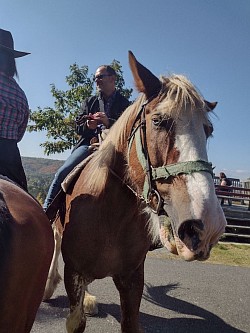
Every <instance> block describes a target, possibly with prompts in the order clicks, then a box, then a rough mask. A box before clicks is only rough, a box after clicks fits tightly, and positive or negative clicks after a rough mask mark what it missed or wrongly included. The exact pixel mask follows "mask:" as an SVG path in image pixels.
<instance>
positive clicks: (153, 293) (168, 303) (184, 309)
mask: <svg viewBox="0 0 250 333" xmlns="http://www.w3.org/2000/svg"><path fill="white" fill-rule="evenodd" d="M177 288H179V284H168V285H166V286H164V285H161V286H152V285H150V284H145V287H144V293H143V299H144V300H145V301H147V302H149V303H151V304H153V305H155V306H158V307H161V308H163V309H166V313H167V310H170V311H173V312H175V313H177V314H178V318H176V317H173V318H163V317H160V316H155V315H150V314H147V313H143V312H141V313H140V323H141V326H142V327H143V329H144V331H145V333H167V332H171V333H182V332H183V333H184V332H185V333H201V332H202V333H212V332H213V333H214V332H223V333H246V332H244V331H241V330H239V329H237V328H234V327H232V326H230V325H228V324H227V323H226V322H224V321H223V320H222V319H221V318H219V317H218V316H216V315H215V314H213V313H212V312H209V311H207V310H205V309H203V308H201V307H199V306H197V305H194V304H192V303H189V302H186V301H183V300H180V299H177V298H175V297H172V296H169V295H168V293H169V292H170V291H171V290H174V289H177ZM44 303H45V304H46V308H40V309H39V312H38V317H37V320H38V321H39V319H42V318H43V320H44V317H45V318H46V317H47V318H48V317H52V316H55V314H54V315H52V313H51V308H56V310H55V311H56V317H57V318H66V316H67V315H68V307H69V303H68V299H67V297H66V296H59V297H57V298H54V299H51V300H48V301H46V302H44ZM53 312H54V311H53ZM159 312H160V313H161V314H162V310H161V311H159ZM108 315H110V316H112V317H113V318H114V319H115V320H116V321H117V322H120V319H121V316H120V306H119V305H118V304H115V303H111V304H104V303H99V314H98V316H97V317H98V318H106V317H107V316H108ZM188 315H189V316H190V318H188V317H186V316H188ZM175 316H176V314H175ZM91 320H95V318H94V317H92V318H91ZM90 326H91V324H90Z"/></svg>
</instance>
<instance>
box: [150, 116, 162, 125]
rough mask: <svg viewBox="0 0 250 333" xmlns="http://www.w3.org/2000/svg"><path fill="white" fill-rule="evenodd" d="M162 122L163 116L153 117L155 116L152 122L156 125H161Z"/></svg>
mask: <svg viewBox="0 0 250 333" xmlns="http://www.w3.org/2000/svg"><path fill="white" fill-rule="evenodd" d="M161 122H162V118H161V117H153V118H152V123H153V124H154V125H155V126H160V125H161Z"/></svg>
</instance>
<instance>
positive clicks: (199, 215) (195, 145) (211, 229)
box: [175, 113, 226, 260]
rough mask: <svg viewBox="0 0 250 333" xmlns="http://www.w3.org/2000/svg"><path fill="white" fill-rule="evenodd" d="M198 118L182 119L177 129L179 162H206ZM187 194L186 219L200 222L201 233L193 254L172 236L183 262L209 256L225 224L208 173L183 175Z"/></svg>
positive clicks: (185, 117)
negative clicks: (187, 210) (187, 211)
mask: <svg viewBox="0 0 250 333" xmlns="http://www.w3.org/2000/svg"><path fill="white" fill-rule="evenodd" d="M198 117H199V115H198V114H196V113H193V117H192V118H191V119H190V117H188V113H187V114H184V115H182V119H181V121H179V122H178V124H177V126H176V140H175V146H176V148H177V150H178V151H179V152H180V156H179V160H178V162H185V161H196V160H203V161H208V157H207V151H206V136H205V132H204V128H203V126H202V125H201V122H200V119H199V118H198ZM185 179H186V187H187V193H188V195H189V198H190V207H189V214H190V216H189V219H197V220H201V221H202V222H203V224H204V230H203V232H201V233H200V241H201V242H200V244H199V247H198V249H197V250H196V251H193V250H192V249H189V248H188V247H187V246H186V245H185V244H184V243H183V242H182V241H181V240H180V239H179V238H178V236H177V235H175V236H176V237H175V239H176V245H177V250H178V252H179V254H181V255H182V256H183V257H184V258H185V259H187V260H191V259H192V257H193V256H194V255H195V254H196V253H199V252H201V251H202V252H203V253H205V256H206V254H207V255H208V256H209V252H210V248H211V246H213V245H214V244H216V243H217V241H218V238H219V236H220V235H221V233H222V232H223V229H224V227H225V225H226V220H225V217H224V214H223V211H222V209H221V207H220V205H219V202H218V199H217V197H216V194H215V190H214V184H213V179H212V177H211V175H210V174H209V173H208V172H194V173H192V174H191V175H186V176H185Z"/></svg>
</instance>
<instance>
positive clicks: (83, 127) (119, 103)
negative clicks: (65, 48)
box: [44, 65, 130, 211]
mask: <svg viewBox="0 0 250 333" xmlns="http://www.w3.org/2000/svg"><path fill="white" fill-rule="evenodd" d="M115 81H116V72H115V70H114V69H113V68H112V67H111V66H108V65H102V66H100V67H98V68H97V70H96V73H95V82H96V87H97V91H98V94H97V95H95V96H92V97H90V98H87V99H86V100H85V101H84V102H83V104H82V106H81V108H80V114H79V116H78V117H77V118H76V132H77V134H78V135H80V136H81V138H80V140H79V141H78V143H77V144H76V146H75V147H74V149H73V151H72V153H71V155H70V156H69V157H68V159H67V160H66V161H65V163H64V164H63V165H62V166H61V167H60V168H59V169H58V171H57V173H56V174H55V177H54V180H53V182H52V183H51V185H50V188H49V191H48V194H47V197H46V199H45V202H44V210H45V211H46V210H47V209H48V207H49V206H50V204H51V203H52V201H53V199H54V198H55V196H56V195H57V194H58V193H59V191H60V189H61V183H62V182H63V180H64V179H65V177H66V176H67V175H68V174H69V173H70V171H72V170H73V169H74V167H75V166H76V165H77V164H79V163H80V162H81V161H83V160H84V159H85V158H86V157H87V156H88V155H89V154H90V150H89V146H90V144H91V142H92V141H93V140H95V139H97V138H98V133H100V131H101V130H102V129H104V128H110V127H111V126H112V125H113V124H114V122H115V121H116V120H117V119H118V118H119V116H120V115H121V114H122V112H123V111H124V110H125V109H126V108H127V107H128V106H129V104H130V102H129V101H128V100H127V99H126V98H125V97H124V96H122V95H121V94H120V92H119V91H118V90H116V88H115Z"/></svg>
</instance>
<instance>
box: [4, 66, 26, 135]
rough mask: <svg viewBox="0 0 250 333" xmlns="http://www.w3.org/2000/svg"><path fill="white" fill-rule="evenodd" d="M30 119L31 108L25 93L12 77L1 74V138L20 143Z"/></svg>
mask: <svg viewBox="0 0 250 333" xmlns="http://www.w3.org/2000/svg"><path fill="white" fill-rule="evenodd" d="M28 118H29V106H28V102H27V98H26V96H25V93H24V92H23V90H22V89H21V88H20V87H19V85H18V84H17V83H16V81H15V80H14V79H13V78H12V77H8V76H6V75H5V74H4V73H2V72H0V138H5V139H13V140H16V141H17V142H19V141H20V140H21V139H22V137H23V135H24V132H25V130H26V127H27V123H28Z"/></svg>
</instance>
